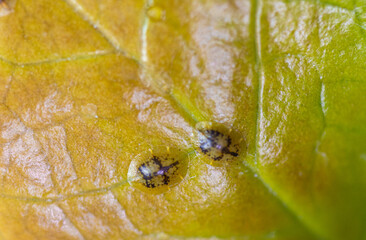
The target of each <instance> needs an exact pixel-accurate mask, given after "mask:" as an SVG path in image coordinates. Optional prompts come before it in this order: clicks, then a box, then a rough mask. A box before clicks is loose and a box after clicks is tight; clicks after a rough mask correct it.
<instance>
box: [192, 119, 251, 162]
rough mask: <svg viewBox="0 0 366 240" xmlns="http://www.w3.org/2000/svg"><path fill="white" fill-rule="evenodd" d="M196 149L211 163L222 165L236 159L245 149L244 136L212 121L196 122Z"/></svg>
mask: <svg viewBox="0 0 366 240" xmlns="http://www.w3.org/2000/svg"><path fill="white" fill-rule="evenodd" d="M196 127H197V130H198V131H199V133H198V150H199V151H200V152H201V153H203V154H204V155H205V156H206V158H207V160H208V161H209V163H210V164H211V165H222V164H226V163H228V162H230V161H233V160H235V159H237V157H238V156H239V155H240V154H241V153H242V152H243V149H245V148H246V147H245V141H244V137H243V136H240V135H239V134H238V133H237V132H235V131H233V130H232V129H231V130H230V129H229V130H228V129H227V128H225V127H224V126H220V125H215V124H213V123H208V122H201V123H199V124H197V126H196Z"/></svg>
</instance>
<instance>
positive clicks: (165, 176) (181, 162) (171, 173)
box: [127, 147, 188, 194]
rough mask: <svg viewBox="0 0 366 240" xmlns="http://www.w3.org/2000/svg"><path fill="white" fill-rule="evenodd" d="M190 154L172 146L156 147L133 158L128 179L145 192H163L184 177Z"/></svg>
mask: <svg viewBox="0 0 366 240" xmlns="http://www.w3.org/2000/svg"><path fill="white" fill-rule="evenodd" d="M187 157H188V155H187V154H185V153H184V152H183V151H181V150H178V149H176V148H171V147H156V148H154V149H149V150H148V151H146V152H144V153H142V154H140V155H138V156H137V157H136V158H135V159H133V160H132V162H131V164H130V167H129V170H128V176H127V177H128V179H129V183H130V185H132V186H133V187H136V188H138V189H140V190H142V191H144V192H149V193H155V194H159V193H163V192H165V191H167V190H169V189H170V188H171V187H174V186H176V185H177V184H178V183H179V182H181V181H182V180H183V179H184V176H185V175H186V173H187V167H188V158H187Z"/></svg>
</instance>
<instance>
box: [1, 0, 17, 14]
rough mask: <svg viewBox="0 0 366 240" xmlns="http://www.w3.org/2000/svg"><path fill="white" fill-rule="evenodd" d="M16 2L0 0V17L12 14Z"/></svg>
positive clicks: (14, 0) (13, 0)
mask: <svg viewBox="0 0 366 240" xmlns="http://www.w3.org/2000/svg"><path fill="white" fill-rule="evenodd" d="M15 2H16V0H0V17H4V16H6V15H8V14H10V13H11V12H13V9H14V6H15Z"/></svg>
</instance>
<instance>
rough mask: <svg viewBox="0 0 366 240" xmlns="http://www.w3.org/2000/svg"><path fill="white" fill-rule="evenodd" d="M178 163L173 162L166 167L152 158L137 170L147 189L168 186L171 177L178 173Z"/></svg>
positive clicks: (159, 160)
mask: <svg viewBox="0 0 366 240" xmlns="http://www.w3.org/2000/svg"><path fill="white" fill-rule="evenodd" d="M178 165H179V162H178V161H175V162H173V163H172V164H169V165H167V166H163V165H162V160H161V159H160V158H159V157H157V156H153V157H152V158H151V159H149V160H147V161H146V162H145V163H143V164H142V165H141V166H140V167H139V168H138V169H139V172H140V173H141V175H142V178H143V179H144V181H145V183H144V184H145V186H146V187H148V188H156V187H159V186H163V185H169V183H170V178H171V176H174V174H175V173H176V172H177V171H178Z"/></svg>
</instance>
